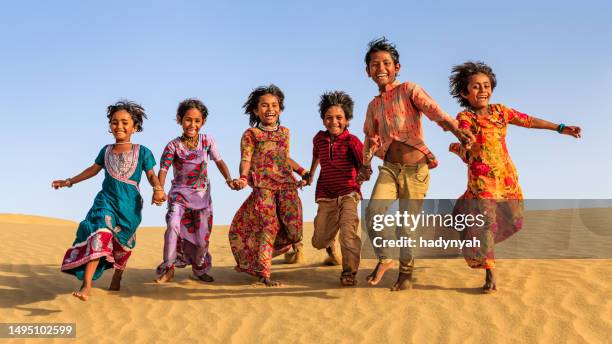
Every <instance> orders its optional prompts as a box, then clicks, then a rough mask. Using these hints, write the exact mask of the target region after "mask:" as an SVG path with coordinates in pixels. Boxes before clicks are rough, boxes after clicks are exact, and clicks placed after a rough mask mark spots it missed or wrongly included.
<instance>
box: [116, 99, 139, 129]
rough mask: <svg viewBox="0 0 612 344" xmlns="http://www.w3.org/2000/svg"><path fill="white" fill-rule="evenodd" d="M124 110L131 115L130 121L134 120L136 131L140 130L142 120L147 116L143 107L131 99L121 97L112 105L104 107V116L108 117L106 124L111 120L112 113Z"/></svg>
mask: <svg viewBox="0 0 612 344" xmlns="http://www.w3.org/2000/svg"><path fill="white" fill-rule="evenodd" d="M121 110H125V111H127V112H128V113H129V114H130V117H132V121H134V128H135V129H136V131H142V129H143V127H142V122H143V121H144V120H145V118H147V114H146V113H145V109H144V108H143V107H142V106H141V105H140V104H136V103H135V102H133V101H130V100H126V99H122V100H120V101H118V102H116V103H115V104H113V105H109V106H108V107H107V108H106V117H107V118H108V124H110V123H111V122H112V120H113V115H114V114H115V112H117V111H121Z"/></svg>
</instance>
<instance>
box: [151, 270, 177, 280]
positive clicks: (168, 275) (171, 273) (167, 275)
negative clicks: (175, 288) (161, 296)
mask: <svg viewBox="0 0 612 344" xmlns="http://www.w3.org/2000/svg"><path fill="white" fill-rule="evenodd" d="M173 279H174V268H170V269H168V270H167V271H166V272H164V273H163V274H161V276H159V277H157V278H156V279H154V281H155V283H168V282H172V280H173Z"/></svg>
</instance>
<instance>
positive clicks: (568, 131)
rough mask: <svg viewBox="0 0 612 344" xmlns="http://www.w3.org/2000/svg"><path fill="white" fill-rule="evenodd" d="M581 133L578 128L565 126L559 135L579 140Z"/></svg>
mask: <svg viewBox="0 0 612 344" xmlns="http://www.w3.org/2000/svg"><path fill="white" fill-rule="evenodd" d="M581 133H582V129H580V127H575V126H565V127H564V128H563V131H562V132H561V134H563V135H569V136H573V137H575V138H580V137H581V135H580V134H581Z"/></svg>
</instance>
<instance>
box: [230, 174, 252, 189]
mask: <svg viewBox="0 0 612 344" xmlns="http://www.w3.org/2000/svg"><path fill="white" fill-rule="evenodd" d="M226 182H227V186H229V187H230V189H232V190H236V191H238V190H242V189H244V188H245V187H246V186H247V185H248V184H249V183H248V182H247V178H246V176H241V177H240V178H238V179H233V180H229V179H228V180H227V181H226Z"/></svg>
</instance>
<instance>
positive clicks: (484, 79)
mask: <svg viewBox="0 0 612 344" xmlns="http://www.w3.org/2000/svg"><path fill="white" fill-rule="evenodd" d="M491 93H493V89H492V88H491V80H490V79H489V77H488V76H487V75H485V74H482V73H478V74H474V75H472V76H471V77H470V81H469V82H468V86H467V90H465V91H463V92H462V93H461V96H462V97H463V98H464V99H465V100H467V101H468V102H469V103H470V107H471V108H472V109H474V110H480V109H483V108H486V107H487V106H488V105H489V100H490V99H491Z"/></svg>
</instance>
